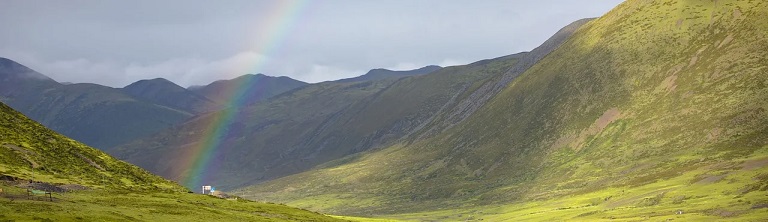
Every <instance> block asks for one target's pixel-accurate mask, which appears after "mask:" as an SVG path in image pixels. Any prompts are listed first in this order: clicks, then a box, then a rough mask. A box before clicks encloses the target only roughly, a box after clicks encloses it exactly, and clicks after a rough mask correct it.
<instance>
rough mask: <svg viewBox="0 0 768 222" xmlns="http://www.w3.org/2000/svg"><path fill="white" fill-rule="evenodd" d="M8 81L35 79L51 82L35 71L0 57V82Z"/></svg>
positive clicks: (48, 78)
mask: <svg viewBox="0 0 768 222" xmlns="http://www.w3.org/2000/svg"><path fill="white" fill-rule="evenodd" d="M8 79H37V80H47V81H53V79H51V78H50V77H48V76H45V75H43V74H41V73H39V72H37V71H35V70H32V69H30V68H29V67H26V66H24V65H22V64H19V63H18V62H16V61H13V60H10V59H8V58H3V57H0V80H8Z"/></svg>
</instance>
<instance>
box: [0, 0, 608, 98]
mask: <svg viewBox="0 0 768 222" xmlns="http://www.w3.org/2000/svg"><path fill="white" fill-rule="evenodd" d="M620 2H621V1H619V0H609V1H606V0H589V1H566V0H536V1H439V0H424V1H352V0H329V1H301V2H292V1H283V0H270V1H246V0H232V1H220V2H210V1H198V0H193V1H148V0H141V1H116V0H115V1H79V0H78V1H23V0H6V1H1V2H0V30H3V31H2V32H0V57H8V58H10V59H14V60H17V61H19V62H22V63H24V64H25V65H28V66H30V67H31V68H33V69H36V70H38V71H40V72H43V73H44V74H46V75H49V76H51V77H52V78H54V79H56V80H58V81H70V82H95V83H100V84H105V85H109V86H115V87H121V86H123V85H126V84H129V83H131V82H133V81H136V80H139V79H145V78H155V77H164V78H167V79H170V80H172V81H174V82H177V83H179V84H181V85H185V86H186V85H193V84H205V83H208V82H210V81H213V80H216V79H222V78H231V77H235V76H239V75H242V74H245V73H265V74H268V75H285V76H290V77H293V78H296V79H299V80H304V81H309V82H318V81H324V80H331V79H338V78H344V77H351V76H354V75H359V74H362V73H364V72H365V71H367V70H368V69H372V68H415V67H420V66H424V65H429V64H438V65H455V64H460V63H468V62H472V61H476V60H480V59H485V58H491V57H497V56H502V55H507V54H512V53H516V52H519V51H526V50H530V49H532V48H533V47H535V46H536V45H538V44H540V43H541V42H543V41H544V40H545V39H546V38H547V37H549V36H550V35H552V34H553V33H555V32H556V31H557V30H558V29H559V28H561V27H562V26H565V25H566V24H568V23H570V22H572V21H575V20H577V19H580V18H585V17H596V16H600V15H602V14H604V13H605V12H607V11H608V10H609V9H611V8H612V7H614V6H616V5H617V4H618V3H620ZM286 5H289V6H290V5H303V6H304V8H303V9H302V10H300V11H299V12H300V13H298V14H296V15H295V16H292V15H290V14H289V16H285V15H284V16H282V18H277V19H276V17H275V16H273V15H274V14H275V10H274V9H275V8H280V7H281V6H286ZM286 18H291V19H293V20H294V22H293V23H292V24H291V25H289V26H279V27H277V28H274V27H272V28H271V29H270V27H271V26H273V25H274V24H282V23H281V22H285V21H288V20H285V19H286ZM289 20H290V19H289ZM283 28H285V32H284V33H282V34H284V35H279V34H280V33H278V35H277V36H278V37H280V38H279V39H278V40H277V41H268V40H267V39H266V38H269V37H271V36H273V35H275V33H274V32H275V31H276V30H277V31H279V30H282V29H283ZM265 42H267V43H269V44H266V45H265V44H260V43H265ZM265 48H272V50H266V51H265Z"/></svg>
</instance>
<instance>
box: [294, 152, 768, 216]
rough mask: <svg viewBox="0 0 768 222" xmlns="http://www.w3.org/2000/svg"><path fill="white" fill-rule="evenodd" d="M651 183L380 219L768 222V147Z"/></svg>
mask: <svg viewBox="0 0 768 222" xmlns="http://www.w3.org/2000/svg"><path fill="white" fill-rule="evenodd" d="M648 182H650V183H648V184H645V185H640V186H625V187H612V188H606V189H600V190H595V191H593V192H589V193H584V194H575V195H570V196H567V197H564V198H556V199H548V200H537V201H528V202H520V203H513V204H503V205H488V206H479V207H465V208H460V209H447V210H442V211H430V212H419V213H411V214H395V215H380V216H379V217H382V218H388V219H391V220H393V221H480V220H483V221H668V220H669V221H765V220H768V147H764V148H763V149H762V150H761V151H759V152H757V153H756V155H754V156H753V157H751V158H746V159H736V160H733V161H728V162H724V163H720V164H716V165H709V166H704V167H699V168H698V169H694V170H691V171H688V172H685V173H681V174H679V175H678V176H675V177H673V178H670V179H663V180H656V181H648ZM303 204H304V203H301V202H296V203H292V204H290V205H296V206H301V205H303ZM346 219H350V220H359V221H367V219H358V218H346ZM381 221H386V219H381Z"/></svg>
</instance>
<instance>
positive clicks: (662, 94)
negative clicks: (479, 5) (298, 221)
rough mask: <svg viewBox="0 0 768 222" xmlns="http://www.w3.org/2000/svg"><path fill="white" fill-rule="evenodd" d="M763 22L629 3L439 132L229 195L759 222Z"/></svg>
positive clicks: (416, 209)
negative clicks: (487, 101)
mask: <svg viewBox="0 0 768 222" xmlns="http://www.w3.org/2000/svg"><path fill="white" fill-rule="evenodd" d="M766 18H768V4H767V3H765V2H762V1H722V0H720V1H676V0H666V1H643V0H632V1H627V2H625V3H622V4H621V5H620V6H618V7H617V8H616V9H614V10H612V11H611V12H610V13H608V14H606V15H605V16H603V17H601V18H599V19H596V20H593V21H591V22H589V23H588V24H586V25H584V26H582V27H581V28H579V30H578V31H577V32H576V33H575V34H574V35H573V36H572V37H571V38H569V39H568V40H567V41H566V42H565V43H564V44H563V45H562V46H560V47H559V48H558V49H556V50H555V51H553V52H552V53H550V54H549V55H547V56H546V57H545V58H544V59H543V60H541V61H540V62H538V63H537V64H536V65H534V66H533V67H531V68H530V69H528V70H527V71H526V72H525V73H523V74H522V75H520V76H519V77H518V78H517V79H515V80H513V81H512V82H511V83H510V84H509V85H508V86H507V87H506V88H505V89H504V90H503V91H502V92H501V93H500V94H499V95H497V96H496V97H494V98H493V99H491V100H490V101H489V103H488V104H486V105H485V106H483V107H482V108H480V109H479V110H478V111H477V112H475V113H474V114H473V115H471V116H469V117H468V118H467V119H466V120H465V121H463V122H461V123H459V125H457V126H455V127H452V128H450V129H449V130H447V131H445V132H443V133H440V134H438V135H436V136H434V137H431V138H429V139H426V140H420V141H416V142H414V143H403V144H396V145H393V146H390V147H388V148H385V149H381V150H377V151H375V152H368V153H365V154H362V155H357V156H353V157H348V158H346V159H344V160H340V161H337V164H328V165H326V166H325V167H324V168H321V169H316V170H313V171H309V172H306V173H301V174H297V175H293V176H289V177H285V178H281V179H278V180H274V181H270V182H267V183H265V184H260V185H258V186H255V187H250V188H247V189H244V190H242V192H239V193H238V194H240V195H243V196H247V197H249V198H254V199H262V200H270V201H279V202H284V203H288V204H289V205H292V206H301V207H306V208H309V209H316V210H322V211H324V212H334V213H339V214H353V215H390V216H391V217H395V218H400V219H437V220H441V221H445V220H456V221H459V220H460V221H464V220H467V219H483V218H484V219H488V220H492V221H501V220H505V219H506V220H510V221H519V220H562V219H572V220H586V221H590V220H609V219H623V220H638V219H649V218H652V219H654V220H656V219H659V220H661V219H687V220H713V219H725V218H732V219H742V220H755V219H759V218H763V219H764V218H766V217H768V208H767V207H766V206H768V196H767V195H768V191H766V190H768V183H766V181H768V179H766V175H768V113H766V111H765V110H766V109H768V102H766V101H768V88H767V87H766V84H767V83H768V60H766V58H768V36H766V35H767V33H766V32H765V31H764V30H768V20H766Z"/></svg>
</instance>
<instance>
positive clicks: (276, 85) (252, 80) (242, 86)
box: [189, 74, 307, 107]
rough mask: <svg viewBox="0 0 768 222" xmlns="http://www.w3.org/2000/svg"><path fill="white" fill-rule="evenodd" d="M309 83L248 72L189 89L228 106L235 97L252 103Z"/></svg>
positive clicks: (248, 103)
mask: <svg viewBox="0 0 768 222" xmlns="http://www.w3.org/2000/svg"><path fill="white" fill-rule="evenodd" d="M305 85H307V83H305V82H302V81H298V80H295V79H291V78H289V77H285V76H281V77H272V76H266V75H263V74H256V75H253V74H247V75H242V76H240V77H237V78H234V79H230V80H219V81H215V82H213V83H211V84H208V85H205V86H196V87H190V88H189V90H190V91H192V92H195V93H197V94H198V95H200V96H203V97H205V98H208V99H209V100H211V101H213V102H215V103H216V104H218V105H219V106H222V107H228V106H230V105H231V104H228V103H230V102H231V101H232V100H233V98H232V95H238V97H240V98H237V99H241V100H243V101H241V102H242V104H245V105H250V104H254V103H256V102H260V101H263V100H266V99H268V98H270V97H273V96H276V95H279V94H281V93H284V92H287V91H290V90H292V89H296V88H299V87H302V86H305Z"/></svg>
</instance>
